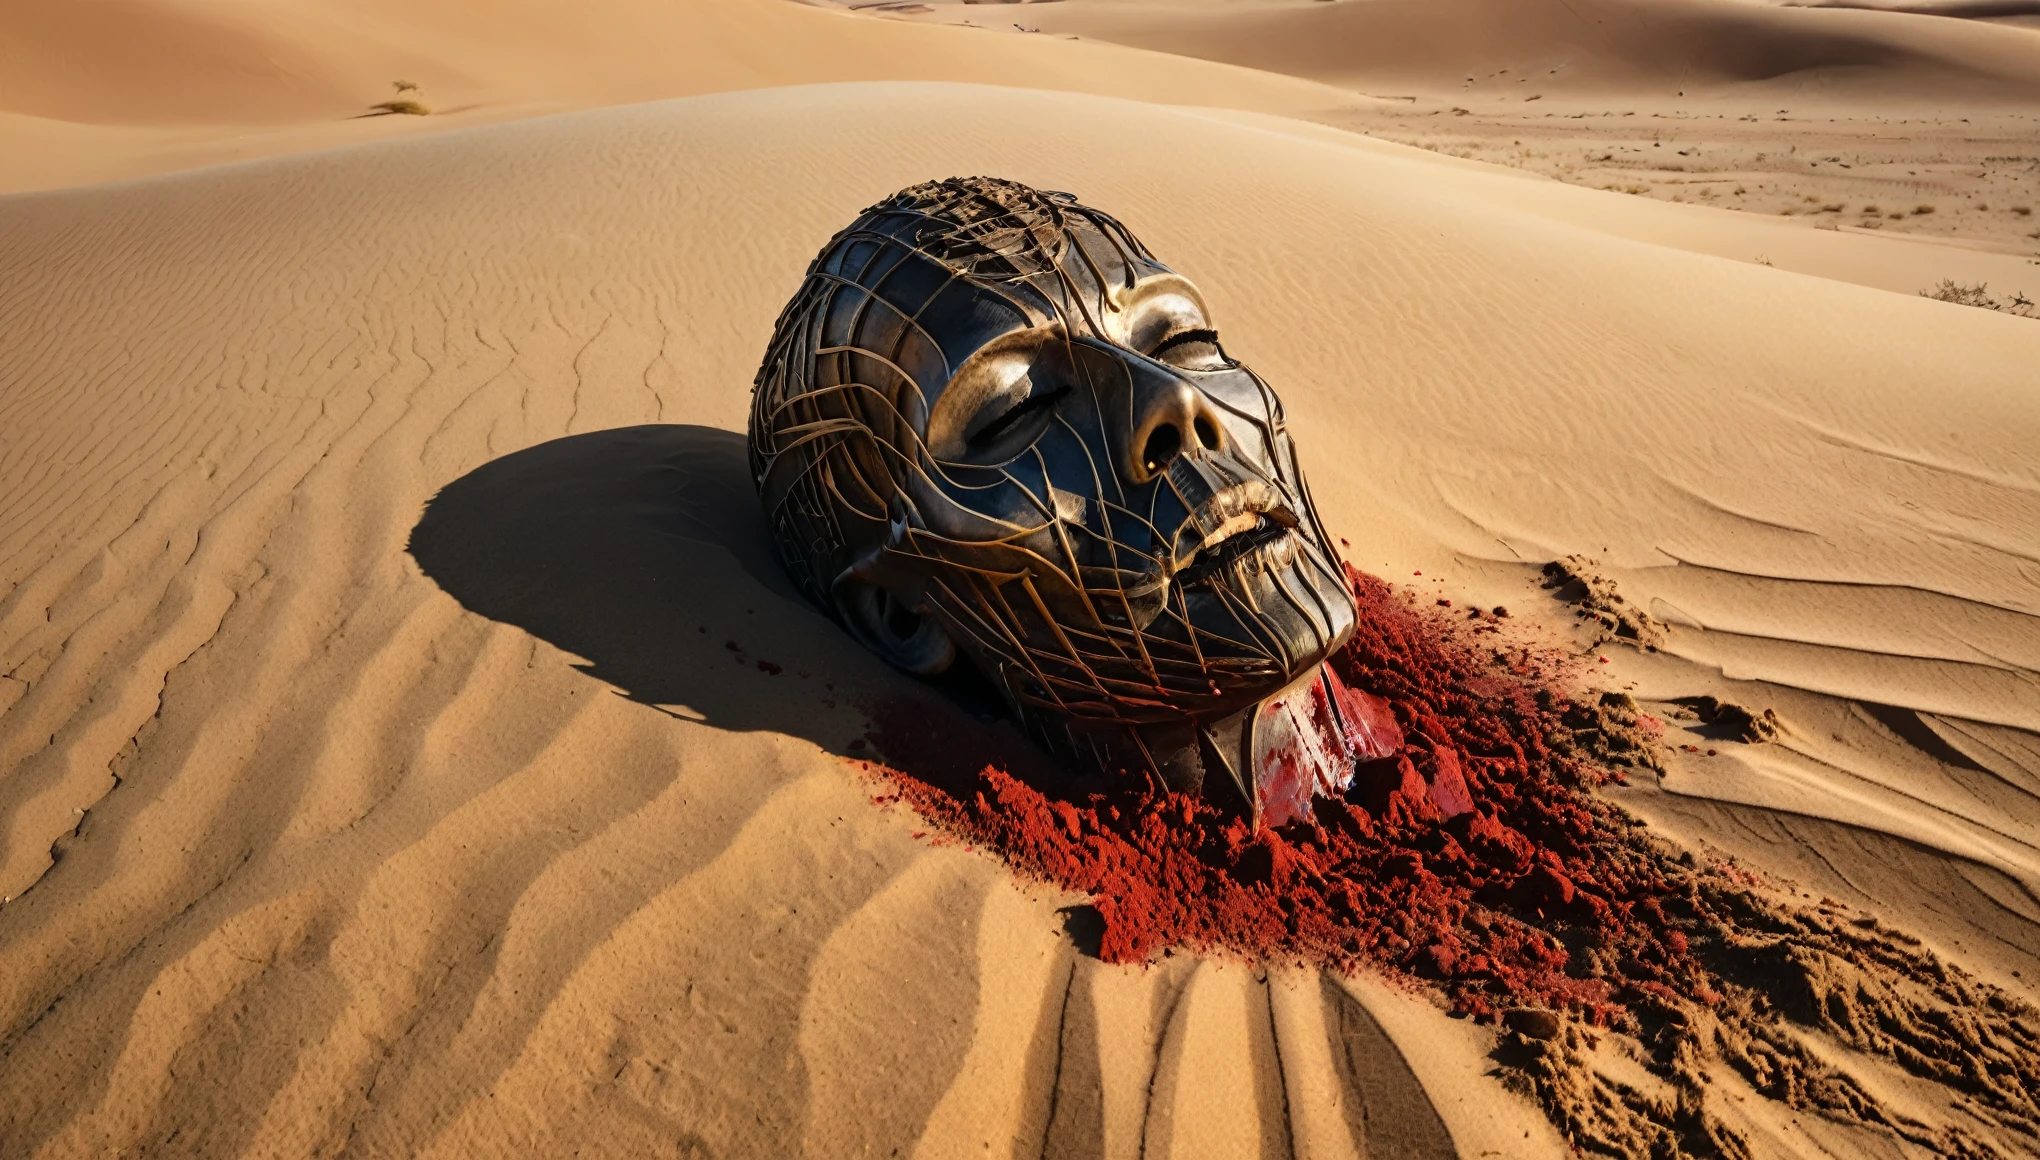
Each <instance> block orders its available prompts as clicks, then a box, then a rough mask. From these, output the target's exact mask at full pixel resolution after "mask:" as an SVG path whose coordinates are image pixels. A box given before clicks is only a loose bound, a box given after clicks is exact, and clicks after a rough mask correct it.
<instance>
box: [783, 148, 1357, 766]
mask: <svg viewBox="0 0 2040 1160" xmlns="http://www.w3.org/2000/svg"><path fill="white" fill-rule="evenodd" d="M750 434H751V466H752V471H753V473H754V476H755V478H756V481H757V485H758V491H759V494H760V496H761V497H762V498H763V500H764V504H765V509H766V512H767V514H768V516H769V518H770V521H771V525H772V531H773V535H774V537H775V538H776V539H777V541H778V544H779V549H780V553H781V556H782V557H783V559H784V561H785V564H786V568H787V571H788V572H789V573H790V574H791V575H792V577H793V578H794V580H795V582H796V583H798V584H799V585H800V587H801V588H802V590H803V591H804V592H806V594H807V595H808V597H809V598H810V599H811V600H813V601H814V602H815V603H816V604H817V605H819V606H821V607H822V608H823V609H824V610H826V611H827V612H829V613H830V614H831V615H832V616H834V617H835V618H836V619H837V620H839V621H840V622H841V623H842V624H843V625H844V626H845V627H846V628H848V629H849V630H850V631H851V632H852V633H854V634H856V635H857V637H858V638H859V639H860V640H862V641H863V642H864V643H865V644H866V645H867V646H868V647H870V648H871V649H872V650H873V651H875V652H877V653H878V654H880V655H881V656H883V657H885V658H886V659H887V660H889V661H891V662H892V663H894V664H895V665H898V666H899V667H901V668H903V669H906V670H909V671H911V672H916V673H935V672H939V671H941V670H942V669H944V668H946V667H947V666H948V665H950V664H951V663H952V661H953V660H954V658H955V657H956V655H957V654H958V653H961V654H962V655H963V656H964V657H965V658H967V659H968V660H969V661H970V662H971V663H973V664H975V665H976V666H978V668H980V669H981V670H982V671H983V672H984V673H985V675H986V676H988V677H989V678H990V679H991V681H992V683H993V684H994V685H996V686H997V687H998V689H999V690H1000V691H1001V692H1002V693H1003V694H1004V696H1005V698H1006V699H1007V701H1008V703H1009V704H1010V705H1011V706H1012V709H1013V711H1014V712H1015V713H1016V714H1017V715H1018V716H1019V718H1020V719H1021V721H1022V722H1023V723H1024V724H1025V725H1026V726H1027V727H1028V728H1029V730H1030V731H1031V732H1032V733H1033V734H1034V735H1035V736H1036V737H1037V738H1039V739H1040V740H1041V741H1042V742H1043V743H1044V744H1045V745H1047V746H1048V747H1049V748H1050V749H1052V750H1054V751H1056V752H1057V753H1059V754H1061V755H1063V756H1065V757H1066V758H1070V759H1073V760H1077V761H1080V762H1085V763H1089V764H1092V765H1094V766H1096V767H1100V768H1103V769H1105V770H1108V771H1110V770H1114V769H1126V770H1129V771H1134V772H1152V773H1155V774H1158V775H1160V776H1161V777H1163V778H1164V780H1166V781H1168V782H1169V783H1170V784H1171V785H1175V786H1177V787H1178V788H1190V787H1191V786H1192V785H1194V784H1195V783H1197V782H1199V781H1201V779H1202V775H1203V773H1204V771H1206V770H1209V769H1210V768H1211V767H1212V766H1213V765H1214V764H1217V765H1220V766H1223V767H1224V768H1225V770H1226V772H1227V773H1229V774H1230V775H1231V780H1233V781H1235V782H1237V783H1239V784H1240V785H1241V788H1242V789H1245V781H1244V779H1243V765H1242V764H1241V763H1240V760H1239V758H1238V757H1237V754H1238V752H1239V748H1240V745H1241V742H1240V728H1241V726H1240V722H1241V719H1242V717H1243V716H1248V715H1247V714H1245V713H1244V711H1245V710H1247V709H1249V708H1251V707H1253V706H1255V705H1257V704H1259V703H1261V702H1263V701H1264V700H1266V699H1268V698H1270V697H1272V696H1274V695H1275V694H1277V693H1279V692H1281V691H1283V690H1284V689H1286V688H1288V687H1290V686H1292V685H1295V684H1297V683H1298V682H1299V681H1304V680H1308V679H1310V678H1311V677H1312V675H1313V674H1314V673H1316V672H1317V670H1318V668H1319V666H1320V663H1321V662H1322V661H1324V659H1325V658H1326V656H1327V655H1329V654H1330V653H1331V651H1332V650H1333V649H1334V648H1336V647H1337V646H1338V645H1339V644H1340V643H1342V642H1343V641H1344V639H1345V638H1346V636H1347V634H1348V633H1349V631H1350V630H1351V628H1352V626H1353V620H1354V615H1355V612H1354V605H1353V599H1352V596H1351V594H1350V593H1349V591H1348V590H1347V588H1346V585H1345V583H1344V580H1343V577H1342V573H1341V569H1340V567H1339V564H1338V562H1337V557H1336V556H1335V554H1334V553H1333V551H1332V549H1331V546H1330V544H1329V543H1328V542H1327V540H1326V537H1325V533H1324V529H1323V528H1322V527H1321V526H1320V524H1319V522H1318V517H1317V513H1316V512H1315V511H1314V510H1313V508H1312V506H1311V502H1310V493H1309V491H1308V490H1307V489H1306V488H1305V486H1304V482H1303V475H1302V472H1301V471H1300V470H1299V468H1298V466H1297V462H1296V449H1295V446H1294V444H1293V443H1292V441H1291V439H1290V435H1289V431H1288V429H1287V427H1286V426H1285V424H1284V422H1283V417H1282V404H1281V401H1280V400H1279V399H1277V398H1276V396H1275V392H1274V391H1272V390H1270V389H1269V387H1268V385H1267V384H1266V383H1264V382H1263V381H1262V380H1261V379H1260V377H1259V376H1257V375H1255V374H1254V372H1253V371H1251V370H1249V369H1247V367H1246V366H1244V365H1242V364H1241V363H1239V362H1236V361H1234V360H1233V359H1232V358H1231V357H1230V356H1229V355H1228V354H1227V353H1226V352H1225V350H1224V349H1223V348H1222V347H1221V346H1220V345H1219V339H1218V334H1217V333H1216V330H1215V327H1214V323H1213V320H1212V318H1211V313H1210V311H1209V309H1208V308H1207V307H1206V305H1205V302H1204V297H1203V295H1202V294H1201V293H1199V291H1198V289H1197V287H1196V286H1195V285H1194V284H1192V283H1191V282H1190V280H1189V279H1187V278H1185V277H1183V276H1182V275H1180V274H1178V273H1176V272H1175V271H1173V270H1171V269H1169V268H1168V267H1167V266H1164V265H1163V264H1162V263H1161V262H1159V261H1157V260H1156V259H1155V257H1154V255H1152V254H1150V253H1149V252H1148V250H1147V248H1146V247H1145V246H1143V245H1142V244H1141V243H1140V241H1139V239H1137V238H1135V237H1134V236H1133V234H1132V233H1131V232H1130V231H1128V230H1127V228H1126V227H1125V226H1123V225H1121V224H1120V223H1119V222H1118V221H1116V220H1114V219H1113V218H1112V217H1110V216H1108V215H1107V214H1104V213H1101V212H1100V211H1098V210H1095V209H1092V208H1090V207H1089V206H1085V205H1082V204H1080V203H1079V202H1078V201H1077V200H1076V199H1075V198H1074V197H1072V196H1070V195H1068V194H1063V193H1050V192H1044V191H1037V190H1034V189H1030V188H1028V187H1027V186H1024V185H1020V184H1017V183H1015V182H1010V181H1001V180H996V179H992V178H983V177H976V178H952V179H950V180H947V181H937V182H928V183H925V184H921V185H916V186H913V187H912V188H909V189H904V190H901V191H900V192H899V193H896V194H894V195H893V196H891V197H889V198H886V199H885V200H884V201H882V202H880V203H879V204H877V205H875V206H872V207H871V208H870V209H868V210H866V211H864V213H863V215H862V216H861V217H859V218H858V219H857V220H856V221H854V222H852V223H851V224H850V226H849V227H848V228H846V229H844V230H843V231H842V232H841V233H839V234H837V235H836V236H835V237H834V238H832V239H831V240H830V241H829V244H828V245H827V246H825V247H824V248H823V249H822V252H821V254H820V255H819V256H817V257H816V258H815V261H814V263H813V265H811V266H809V267H808V272H807V278H806V280H805V281H804V282H803V283H802V284H801V287H800V290H799V291H798V292H797V293H796V294H795V295H794V296H793V300H792V301H791V302H789V303H787V305H786V309H785V310H784V311H783V312H782V313H781V314H780V316H779V322H778V325H777V327H776V329H775V330H774V332H773V335H772V343H771V346H770V348H769V349H768V350H767V351H766V355H765V362H764V365H763V366H762V367H761V368H760V369H759V372H758V379H757V385H756V392H755V395H754V397H753V400H752V409H751V432H750Z"/></svg>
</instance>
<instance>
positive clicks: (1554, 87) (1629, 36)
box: [1028, 0, 2040, 111]
mask: <svg viewBox="0 0 2040 1160" xmlns="http://www.w3.org/2000/svg"><path fill="white" fill-rule="evenodd" d="M1028 22H1029V23H1031V24H1038V25H1039V26H1040V27H1041V28H1043V29H1044V30H1052V31H1066V32H1080V33H1083V34H1084V35H1088V36H1097V37H1102V38H1104V39H1107V40H1112V41H1116V42H1118V43H1122V44H1132V45H1139V46H1141V47H1144V48H1153V49H1159V50H1161V51H1163V52H1169V53H1177V54H1181V55H1184V56H1194V57H1201V58H1204V59H1207V60H1222V61H1227V62H1230V63H1233V64H1243V65H1247V66H1249V67H1252V68H1257V69H1267V70H1270V71H1274V72H1282V73H1288V74H1291V75H1296V76H1305V77H1311V78H1313V79H1317V80H1322V81H1326V82H1328V83H1332V84H1340V85H1348V86H1355V85H1357V86H1362V87H1365V88H1367V89H1368V91H1372V92H1387V91H1390V90H1387V89H1383V88H1382V87H1381V86H1384V85H1400V86H1404V87H1403V88H1401V89H1399V90H1395V91H1401V92H1409V91H1418V92H1429V93H1434V94H1439V95H1452V94H1458V93H1470V94H1475V95H1479V96H1489V97H1492V96H1495V95H1513V96H1515V97H1517V98H1519V99H1520V98H1521V97H1523V96H1526V95H1531V94H1545V95H1551V94H1560V93H1573V92H1582V91H1586V92H1601V93H1615V92H1619V93H1621V94H1623V95H1625V96H1628V97H1631V98H1635V97H1639V96H1650V97H1656V98H1660V99H1662V98H1669V97H1673V96H1685V95H1691V96H1692V97H1694V98H1699V97H1701V96H1703V95H1706V96H1730V95H1751V96H1757V95H1773V96H1780V97H1789V98H1793V99H1797V100H1799V101H1802V102H1804V101H1822V100H1828V99H1835V100H1846V101H1848V102H1850V103H1852V104H1855V105H1859V106H1860V104H1861V103H1862V102H1866V101H1867V102H1870V103H1872V104H1876V103H1885V104H1891V105H1901V106H1903V107H1905V108H1908V109H1912V110H1915V111H1919V110H1922V109H1924V108H1930V107H1932V106H1933V104H1934V103H1935V102H1937V101H1948V100H1953V99H1961V100H1963V101H1966V102H1972V103H1973V102H1993V101H1994V102H1998V103H2010V104H2018V105H2030V103H2031V102H2032V101H2033V100H2034V98H2035V96H2036V95H2040V63H2036V56H2035V53H2034V45H2033V42H2032V40H2031V38H2030V37H2029V36H2028V35H2027V34H2026V33H2025V32H2024V31H2023V30H2019V29H2012V28H2003V27H1995V26H1989V25H1978V24H1974V23H1970V22H1965V21H1956V20H1947V19H1937V18H1932V17H1925V16H1917V15H1903V14H1898V13H1890V12H1870V11H1863V10H1841V9H1822V10H1815V9H1811V8H1783V7H1771V6H1766V5H1759V4H1748V3H1739V2H1735V0H1531V2H1528V3H1511V2H1504V0H1449V2H1447V3H1433V2H1429V0H1359V2H1354V3H1342V4H1324V3H1317V2H1311V3H1294V4H1255V5H1236V4H1226V5H1221V4H1200V3H1194V2H1193V3H1174V4H1159V3H1153V2H1151V0H1070V2H1068V3H1065V4H1058V5H1054V6H1051V7H1047V8H1044V9H1041V10H1038V11H1034V10H1030V11H1029V13H1028Z"/></svg>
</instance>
